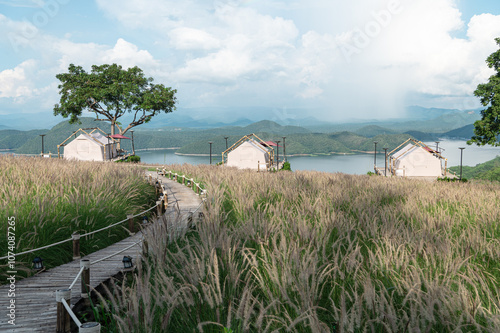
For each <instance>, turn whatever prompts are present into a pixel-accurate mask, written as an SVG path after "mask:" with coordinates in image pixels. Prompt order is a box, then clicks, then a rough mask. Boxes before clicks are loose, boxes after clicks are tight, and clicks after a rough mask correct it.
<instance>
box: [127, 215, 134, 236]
mask: <svg viewBox="0 0 500 333" xmlns="http://www.w3.org/2000/svg"><path fill="white" fill-rule="evenodd" d="M127 219H128V230H129V231H130V232H131V233H134V215H127Z"/></svg>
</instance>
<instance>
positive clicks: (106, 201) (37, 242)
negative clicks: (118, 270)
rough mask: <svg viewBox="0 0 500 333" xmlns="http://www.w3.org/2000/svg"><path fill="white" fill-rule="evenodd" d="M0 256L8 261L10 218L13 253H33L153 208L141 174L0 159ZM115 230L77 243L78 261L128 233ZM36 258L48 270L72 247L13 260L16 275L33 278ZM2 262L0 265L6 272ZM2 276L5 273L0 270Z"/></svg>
mask: <svg viewBox="0 0 500 333" xmlns="http://www.w3.org/2000/svg"><path fill="white" fill-rule="evenodd" d="M0 156H1V157H0V216H1V217H2V219H3V221H2V222H1V223H0V231H1V234H2V235H4V236H2V237H0V256H5V255H7V245H8V243H7V237H6V235H7V227H8V218H12V217H13V218H15V235H16V236H15V241H16V242H15V243H16V245H15V252H16V253H20V252H23V251H26V250H30V249H35V248H38V247H42V246H45V245H48V244H52V243H55V242H58V241H61V240H65V239H68V238H71V234H72V233H73V232H75V231H76V232H79V233H80V234H84V233H86V232H90V231H94V230H96V229H99V228H103V227H105V226H107V225H110V224H112V223H115V222H118V221H120V220H122V219H125V218H126V217H127V214H136V213H139V212H141V211H143V210H144V209H146V208H148V207H151V206H153V205H154V196H155V193H154V188H153V187H151V186H149V185H148V183H147V181H146V179H145V177H144V171H143V170H141V169H139V168H137V167H130V166H124V165H120V164H115V163H97V162H75V161H66V160H58V159H42V158H38V157H36V158H33V157H13V156H9V155H0ZM126 226H127V224H126V223H125V224H124V225H119V226H116V227H113V228H110V229H108V230H105V231H102V232H100V233H96V234H94V235H91V236H88V237H84V238H82V239H80V249H81V253H82V255H86V254H89V253H91V252H94V251H96V250H98V249H100V248H103V247H106V246H109V245H111V244H113V243H115V242H117V241H119V240H121V239H123V238H125V237H128V235H129V233H128V231H127V230H126V229H125V228H124V227H126ZM35 256H40V257H41V258H42V259H43V260H44V266H46V267H47V268H50V267H54V266H58V265H61V264H63V263H66V262H69V261H71V260H72V242H71V241H70V242H67V243H64V244H61V245H58V246H55V247H53V248H50V249H46V250H42V251H37V252H36V253H32V254H26V255H21V256H18V257H17V258H16V259H17V262H16V269H17V270H18V271H19V272H20V271H24V272H25V275H30V274H31V273H32V269H31V266H32V260H33V259H34V257H35ZM6 264H7V262H6V260H2V261H0V267H5V265H6ZM2 271H5V270H2Z"/></svg>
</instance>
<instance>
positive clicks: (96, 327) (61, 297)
mask: <svg viewBox="0 0 500 333" xmlns="http://www.w3.org/2000/svg"><path fill="white" fill-rule="evenodd" d="M176 176H177V174H176ZM184 178H185V177H184ZM184 184H185V179H184ZM191 184H196V183H195V182H194V181H193V179H191ZM159 185H160V187H161V188H162V186H161V181H160V182H159ZM197 186H199V185H198V184H197ZM162 189H163V188H162ZM205 193H206V192H205ZM163 195H164V196H165V193H163ZM205 200H206V199H205V198H204V199H202V201H201V202H200V204H199V205H198V207H196V209H195V210H194V211H193V212H191V214H194V213H196V212H197V211H198V210H199V209H200V207H201V206H202V205H203V203H204V202H205ZM155 207H157V206H154V207H152V208H150V209H148V210H147V211H149V210H151V209H153V208H155ZM147 211H144V212H143V213H139V214H136V215H134V216H129V217H128V218H127V219H125V220H123V221H120V222H117V223H115V225H117V224H119V223H123V222H124V221H127V220H129V219H130V218H131V217H132V218H133V217H137V216H139V215H142V214H144V213H146V212H147ZM109 227H111V226H108V227H106V228H102V229H100V230H96V231H94V232H92V233H96V232H99V231H102V230H105V229H107V228H109ZM92 233H88V234H85V235H81V236H87V235H89V234H92ZM140 243H144V236H143V238H142V239H141V240H139V241H137V242H135V243H133V244H132V245H129V246H127V247H126V248H123V249H121V250H119V251H117V252H115V253H113V254H111V255H108V256H106V257H103V258H100V259H98V260H95V261H93V262H89V260H81V261H80V263H81V264H80V265H81V267H80V271H79V272H78V274H77V275H76V276H75V278H74V280H73V282H72V283H71V284H70V286H69V288H68V289H63V290H58V291H56V300H57V302H60V303H61V304H62V306H63V307H64V309H63V307H59V306H58V312H57V318H58V319H57V325H61V326H60V327H59V326H58V329H60V330H61V329H62V330H65V327H67V326H68V325H69V322H67V321H66V320H65V319H66V317H67V315H69V316H70V317H71V319H73V321H74V322H75V324H76V325H77V326H78V328H79V331H80V332H88V331H87V330H86V326H85V325H90V327H91V328H92V332H96V333H97V332H100V329H101V324H100V323H96V322H90V323H84V324H82V323H81V322H80V321H79V320H78V317H76V315H75V313H74V312H73V310H72V309H71V306H70V305H69V304H68V302H67V301H66V299H65V297H68V295H69V296H70V295H71V290H72V288H73V286H74V285H75V283H76V281H77V280H78V279H79V278H80V277H81V279H82V295H83V294H84V291H85V290H84V286H86V284H87V283H89V282H90V275H89V274H87V276H86V278H87V281H85V279H84V277H83V276H82V273H83V272H84V271H85V270H87V272H89V268H90V266H91V265H94V264H97V263H99V262H101V261H104V260H107V259H109V258H112V257H114V256H116V255H118V254H120V253H123V252H125V251H127V250H128V249H131V248H132V247H134V246H137V245H138V244H140ZM83 262H85V264H84V263H83Z"/></svg>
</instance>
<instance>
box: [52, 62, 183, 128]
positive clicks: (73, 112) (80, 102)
mask: <svg viewBox="0 0 500 333" xmlns="http://www.w3.org/2000/svg"><path fill="white" fill-rule="evenodd" d="M56 78H57V79H58V80H59V81H60V82H61V84H60V85H59V86H58V88H59V94H60V96H61V99H60V101H59V104H56V105H55V106H54V115H62V116H63V117H64V118H67V117H69V118H70V123H75V122H77V121H78V120H79V117H80V116H81V115H82V112H83V111H84V110H85V109H87V110H89V111H92V112H95V114H96V120H100V121H109V122H110V123H111V134H115V126H116V127H117V128H118V130H119V134H122V135H123V134H124V133H126V132H127V131H128V130H129V129H131V128H133V127H135V126H138V125H141V124H144V123H147V122H149V121H150V120H151V119H152V118H153V117H154V116H156V115H158V114H160V113H169V112H172V111H174V110H175V103H176V101H177V99H176V97H175V93H176V92H177V90H175V89H172V88H170V87H165V86H164V85H163V84H154V83H153V78H151V77H149V78H148V77H145V76H144V73H143V71H142V69H140V68H139V67H137V66H136V67H132V68H129V69H126V70H125V69H123V68H122V67H121V66H120V65H117V64H112V65H107V64H106V65H101V66H96V65H94V66H92V71H91V72H90V73H87V72H86V71H85V70H84V69H83V68H82V67H80V66H75V65H74V64H71V65H69V68H68V73H62V74H58V75H56ZM125 113H131V114H133V116H134V118H133V120H132V121H131V122H130V124H128V125H127V126H120V123H119V122H118V119H119V118H120V117H122V116H123V115H124V114H125ZM99 116H102V118H99Z"/></svg>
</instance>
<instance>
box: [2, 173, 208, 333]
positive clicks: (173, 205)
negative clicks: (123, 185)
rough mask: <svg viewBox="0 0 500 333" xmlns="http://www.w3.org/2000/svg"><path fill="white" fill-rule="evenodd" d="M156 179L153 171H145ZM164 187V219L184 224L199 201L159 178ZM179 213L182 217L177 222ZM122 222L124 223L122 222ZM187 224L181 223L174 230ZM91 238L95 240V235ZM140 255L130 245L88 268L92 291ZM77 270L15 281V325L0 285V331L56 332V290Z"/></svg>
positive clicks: (75, 295)
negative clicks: (130, 259)
mask: <svg viewBox="0 0 500 333" xmlns="http://www.w3.org/2000/svg"><path fill="white" fill-rule="evenodd" d="M147 174H152V176H153V178H156V177H157V175H156V172H148V173H147ZM159 178H160V179H161V180H162V183H163V184H164V185H165V187H166V188H167V194H168V195H167V198H168V202H169V206H168V209H167V212H166V213H165V215H166V218H167V219H169V220H172V221H185V220H186V217H187V215H188V214H189V212H192V211H194V210H195V209H196V208H198V206H199V205H200V203H201V199H200V198H199V197H198V195H196V194H195V193H194V192H193V191H192V189H190V188H187V187H185V186H183V185H181V184H178V183H176V182H174V181H171V180H167V179H166V178H164V177H161V176H160V177H159ZM179 213H180V214H181V216H182V218H181V219H179ZM125 223H126V222H125ZM186 225H187V223H186V222H183V224H182V225H179V226H177V227H178V228H184V227H185V226H186ZM95 237H99V234H96V235H95ZM141 239H142V234H141V232H138V233H136V234H135V235H133V236H131V237H129V238H126V239H124V240H122V241H120V242H118V243H115V244H113V245H111V246H109V247H107V248H105V249H102V250H100V251H97V252H95V253H92V254H90V255H88V256H86V257H83V258H82V259H89V260H90V261H91V262H94V261H96V260H99V259H100V258H104V257H106V256H109V255H111V254H114V253H116V252H118V251H121V250H122V249H125V248H127V247H129V246H132V245H133V244H134V243H137V242H140V241H141ZM140 252H141V244H140V243H139V244H137V245H134V246H132V247H131V248H130V249H128V250H126V251H124V252H122V253H120V254H118V255H116V256H114V257H111V258H109V259H106V260H104V261H101V262H98V263H96V264H94V265H92V266H91V267H90V285H91V287H92V288H96V287H97V286H98V285H99V284H101V283H102V282H104V281H106V280H108V279H109V278H110V277H112V276H114V275H116V274H118V273H119V272H120V271H121V270H122V269H123V263H122V259H123V256H125V255H127V256H131V257H132V258H134V260H135V259H136V258H138V257H139V256H140ZM79 271H80V260H75V261H72V262H70V263H67V264H64V265H61V266H58V267H55V268H53V269H50V270H48V271H45V272H42V273H40V274H38V275H35V276H32V277H29V278H26V279H23V280H19V281H17V282H16V291H15V294H16V296H15V298H13V299H15V305H16V312H15V315H16V317H15V319H16V320H15V324H16V325H15V326H12V325H11V324H9V323H8V321H9V320H10V318H9V317H8V316H7V314H8V309H7V307H8V306H9V301H10V299H11V298H8V296H7V295H8V290H9V286H8V285H2V286H0V309H1V310H0V332H55V330H56V308H57V303H56V296H55V292H56V290H58V289H67V288H68V287H69V286H70V284H71V283H72V282H73V280H74V278H75V276H76V275H77V274H78V272H79ZM80 288H81V287H80V279H78V280H77V282H76V284H75V285H74V287H73V288H72V291H71V306H73V305H75V304H76V302H77V301H78V300H79V299H80Z"/></svg>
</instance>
